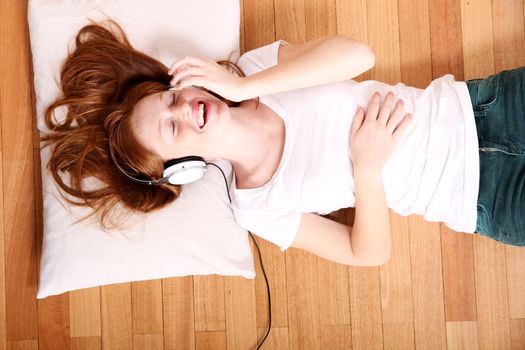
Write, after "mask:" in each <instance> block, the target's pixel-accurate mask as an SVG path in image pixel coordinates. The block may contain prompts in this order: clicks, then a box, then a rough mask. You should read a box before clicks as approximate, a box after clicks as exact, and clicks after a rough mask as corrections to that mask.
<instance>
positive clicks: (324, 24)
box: [304, 0, 337, 40]
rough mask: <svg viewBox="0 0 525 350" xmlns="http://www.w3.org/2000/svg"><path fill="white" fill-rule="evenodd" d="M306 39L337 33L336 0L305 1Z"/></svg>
mask: <svg viewBox="0 0 525 350" xmlns="http://www.w3.org/2000/svg"><path fill="white" fill-rule="evenodd" d="M304 8H305V23H306V40H312V39H317V38H321V37H326V36H328V35H334V34H336V33H337V22H336V18H337V16H336V13H335V10H336V4H335V0H324V1H305V2H304Z"/></svg>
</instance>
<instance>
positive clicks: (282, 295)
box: [252, 238, 288, 328]
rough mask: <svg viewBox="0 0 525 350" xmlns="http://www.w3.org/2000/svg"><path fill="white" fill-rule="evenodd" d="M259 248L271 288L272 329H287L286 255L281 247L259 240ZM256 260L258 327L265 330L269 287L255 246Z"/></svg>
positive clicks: (267, 318) (267, 317)
mask: <svg viewBox="0 0 525 350" xmlns="http://www.w3.org/2000/svg"><path fill="white" fill-rule="evenodd" d="M257 242H258V244H259V248H260V250H261V255H262V261H263V265H264V269H265V271H266V276H267V277H268V281H269V283H268V284H269V287H270V297H271V306H272V310H271V312H272V327H287V326H288V309H287V303H288V301H287V298H288V297H287V295H286V262H285V255H284V253H283V252H281V251H280V249H279V247H277V246H275V245H273V244H271V243H270V242H268V241H264V240H262V239H260V238H258V239H257ZM252 251H253V252H254V253H253V254H254V260H255V273H256V275H257V278H256V280H255V293H256V302H257V315H256V316H257V327H258V328H265V327H266V326H267V324H268V320H269V314H268V302H269V300H268V298H269V297H268V287H267V286H266V283H265V281H264V276H263V272H262V268H261V264H260V263H259V257H258V253H257V251H256V249H255V246H253V248H252Z"/></svg>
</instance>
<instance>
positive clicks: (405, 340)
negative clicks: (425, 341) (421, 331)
mask: <svg viewBox="0 0 525 350" xmlns="http://www.w3.org/2000/svg"><path fill="white" fill-rule="evenodd" d="M383 339H384V342H385V347H384V349H385V350H387V349H392V350H394V349H406V350H409V349H415V342H414V323H413V322H394V323H383Z"/></svg>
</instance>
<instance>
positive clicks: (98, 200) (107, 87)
mask: <svg viewBox="0 0 525 350" xmlns="http://www.w3.org/2000/svg"><path fill="white" fill-rule="evenodd" d="M218 63H219V64H222V65H224V66H226V67H228V68H229V69H230V70H231V71H233V72H235V74H238V75H240V76H244V74H243V72H242V71H241V70H240V68H238V67H237V66H236V65H235V64H234V63H232V62H229V61H220V62H218ZM167 71H168V68H167V67H166V66H165V65H163V64H162V63H161V62H159V61H157V60H156V59H154V58H152V57H149V56H147V55H146V54H144V53H142V52H140V51H137V50H135V49H134V48H133V47H132V46H131V44H130V42H129V40H128V39H127V37H126V35H125V33H124V31H123V30H122V28H121V27H120V26H119V25H118V24H117V23H116V22H114V21H111V20H110V21H107V22H104V23H98V24H97V23H95V24H90V25H87V26H85V27H83V28H82V29H81V30H80V31H79V32H78V34H77V36H76V39H75V49H74V50H73V51H72V52H71V53H70V54H69V55H68V57H67V59H66V60H65V62H64V64H63V66H62V69H61V73H60V86H61V89H62V94H61V96H60V97H58V98H57V100H56V101H55V102H53V103H52V104H51V105H50V106H49V107H48V108H47V110H46V112H45V123H46V125H47V127H48V128H49V130H50V132H48V133H47V134H45V135H43V137H42V138H41V140H42V141H43V142H44V143H43V147H45V146H48V145H49V146H50V147H51V158H50V160H49V163H48V164H47V167H48V169H49V170H50V172H51V174H52V176H53V178H54V180H55V181H56V183H57V184H58V186H59V188H60V189H61V190H62V191H63V192H65V194H67V195H69V196H64V198H65V199H66V200H67V201H68V202H69V203H71V204H74V205H79V206H89V207H91V208H92V209H93V211H92V214H91V215H89V216H88V217H90V216H92V215H93V214H98V215H99V221H100V223H101V226H102V228H103V229H104V230H108V229H113V228H117V227H119V226H120V225H121V224H122V221H118V220H116V218H117V217H121V218H122V217H123V216H122V215H119V214H122V213H117V212H116V209H117V206H116V204H117V203H122V204H124V207H125V208H128V209H131V210H132V211H139V212H144V213H147V212H151V211H153V210H156V209H160V208H162V207H164V206H166V205H167V204H169V203H171V202H172V201H174V200H175V199H177V198H178V197H179V195H180V193H181V186H173V185H169V184H163V185H159V186H148V185H142V184H137V183H135V182H133V181H131V180H130V179H128V178H127V177H125V176H124V175H123V174H122V173H121V172H120V171H119V170H118V169H117V168H116V166H115V165H114V164H113V162H112V159H111V157H110V153H109V142H110V140H111V147H112V149H113V153H114V155H115V157H116V159H117V161H118V162H119V165H120V166H121V167H123V168H124V169H125V170H127V171H128V173H129V174H132V175H133V174H135V175H137V174H140V175H143V176H146V177H148V178H151V179H157V178H161V177H162V172H163V170H164V169H163V163H162V161H161V159H160V158H159V157H157V156H156V155H154V154H152V153H151V152H149V151H148V150H147V149H146V148H145V147H144V146H143V145H141V144H140V143H139V142H138V140H137V139H136V137H135V135H134V133H133V132H132V127H131V123H130V119H131V118H130V113H131V111H132V110H133V108H134V106H135V105H136V104H137V102H138V101H140V100H141V99H142V98H144V97H146V96H148V95H151V94H154V93H158V92H161V91H165V90H166V88H167V86H168V85H169V82H170V79H171V76H169V75H168V74H167ZM210 93H211V92H210ZM214 95H215V94H214ZM215 96H217V95H215ZM221 99H222V98H221ZM222 100H223V101H225V102H227V103H228V105H229V106H233V105H235V104H233V103H231V102H230V101H227V100H225V99H222ZM61 107H67V114H66V116H65V118H64V119H63V120H61V121H56V119H55V111H56V110H57V109H59V108H61ZM109 135H111V138H109ZM64 172H67V173H69V174H70V181H64V180H63V177H62V174H61V173H64ZM89 177H96V178H97V179H99V180H101V182H102V183H103V184H104V185H103V186H100V187H97V188H94V189H93V188H88V187H86V185H85V181H84V180H86V179H87V178H89ZM86 218H87V217H86ZM84 219H85V218H84Z"/></svg>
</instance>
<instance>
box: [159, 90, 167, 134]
mask: <svg viewBox="0 0 525 350" xmlns="http://www.w3.org/2000/svg"><path fill="white" fill-rule="evenodd" d="M159 100H160V102H161V103H162V93H159ZM162 122H163V120H162V118H159V136H160V137H161V138H162V139H164V141H166V139H165V137H164V135H163V134H162Z"/></svg>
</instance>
